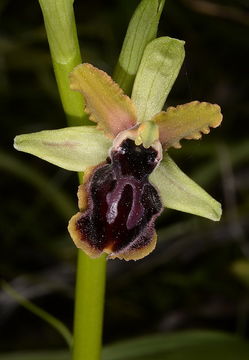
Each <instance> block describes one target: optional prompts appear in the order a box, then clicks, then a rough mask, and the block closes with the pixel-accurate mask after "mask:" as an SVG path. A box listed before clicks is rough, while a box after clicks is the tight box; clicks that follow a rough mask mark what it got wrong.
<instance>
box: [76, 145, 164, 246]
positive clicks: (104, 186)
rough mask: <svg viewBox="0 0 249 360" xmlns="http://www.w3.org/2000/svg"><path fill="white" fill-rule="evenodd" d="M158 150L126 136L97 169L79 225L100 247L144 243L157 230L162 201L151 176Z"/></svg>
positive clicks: (85, 237)
mask: <svg viewBox="0 0 249 360" xmlns="http://www.w3.org/2000/svg"><path fill="white" fill-rule="evenodd" d="M157 156H158V153H157V151H156V150H155V149H154V148H152V147H150V148H148V149H145V148H144V147H143V146H142V145H140V146H136V145H135V143H134V141H133V140H130V139H126V140H124V141H123V142H122V143H121V145H120V146H119V147H118V148H117V149H115V150H113V151H112V152H111V154H110V158H108V159H107V163H106V164H104V165H101V166H100V167H98V168H96V169H95V170H94V173H93V174H92V176H91V178H90V179H89V182H88V184H87V192H88V205H89V207H88V209H87V210H86V211H85V212H84V213H82V216H81V217H80V219H79V220H78V222H77V229H78V230H79V231H80V232H81V234H82V237H83V238H84V239H87V241H88V242H89V244H90V245H91V246H93V247H95V248H97V249H98V250H101V251H102V250H103V249H109V250H110V251H111V252H114V253H117V252H120V251H126V249H128V250H129V249H136V248H139V247H144V246H145V245H146V244H147V243H148V242H150V240H151V238H152V236H153V233H154V222H155V218H156V217H157V216H158V215H159V213H160V211H161V209H162V204H161V201H160V197H159V195H158V193H157V190H156V189H155V188H154V187H153V186H152V185H151V184H150V182H149V180H148V176H149V174H150V173H151V172H152V171H153V170H154V168H155V166H156V165H157V162H158V160H157Z"/></svg>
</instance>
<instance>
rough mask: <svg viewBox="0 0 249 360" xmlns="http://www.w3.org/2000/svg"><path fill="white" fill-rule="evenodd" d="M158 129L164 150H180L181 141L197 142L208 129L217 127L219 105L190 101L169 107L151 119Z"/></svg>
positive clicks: (220, 119) (218, 123)
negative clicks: (172, 148)
mask: <svg viewBox="0 0 249 360" xmlns="http://www.w3.org/2000/svg"><path fill="white" fill-rule="evenodd" d="M152 120H153V121H155V122H156V124H157V125H158V127H159V134H160V135H159V139H160V141H161V143H162V145H163V148H164V149H168V148H169V147H171V146H173V147H175V148H180V147H181V144H180V140H181V139H195V140H198V139H200V138H201V137H202V134H208V133H209V131H210V129H209V128H210V127H214V128H215V127H217V126H219V125H220V123H221V121H222V114H221V111H220V107H219V105H216V104H209V103H207V102H199V101H192V102H190V103H188V104H184V105H178V106H177V107H169V108H168V109H167V111H166V112H165V111H162V112H160V113H159V114H157V115H155V116H154V118H153V119H152Z"/></svg>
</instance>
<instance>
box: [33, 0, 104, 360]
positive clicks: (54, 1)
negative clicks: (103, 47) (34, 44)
mask: <svg viewBox="0 0 249 360" xmlns="http://www.w3.org/2000/svg"><path fill="white" fill-rule="evenodd" d="M39 3H40V6H41V9H42V13H43V17H44V23H45V27H46V31H47V36H48V42H49V46H50V51H51V56H52V60H53V65H54V70H55V76H56V81H57V84H58V88H59V92H60V97H61V101H62V105H63V108H64V111H65V113H66V116H67V118H68V124H69V125H74V126H75V125H82V124H87V117H86V114H85V113H84V110H83V109H84V104H83V102H82V97H81V95H80V94H78V93H75V92H72V91H71V90H70V89H69V80H68V75H69V73H70V71H72V69H73V68H74V67H75V66H76V65H78V64H79V63H81V57H80V50H79V44H78V39H77V32H76V25H75V19H74V12H73V0H39ZM79 178H81V175H80V176H79ZM105 272H106V258H105V257H104V256H103V257H100V258H98V259H90V258H89V257H88V256H86V255H85V254H84V253H83V252H82V251H80V250H79V251H78V265H77V276H76V293H75V314H74V340H73V342H74V344H73V360H99V359H100V354H101V337H102V323H103V308H104V289H105Z"/></svg>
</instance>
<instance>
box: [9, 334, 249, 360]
mask: <svg viewBox="0 0 249 360" xmlns="http://www.w3.org/2000/svg"><path fill="white" fill-rule="evenodd" d="M248 356H249V345H248V343H247V342H246V341H243V340H242V339H239V338H238V337H236V336H232V335H228V334H225V333H221V332H215V331H204V330H199V331H198V330H196V331H195V330H193V331H181V332H177V333H172V334H166V335H165V334H159V335H154V336H145V337H142V338H138V339H133V340H127V341H123V342H120V343H117V344H114V345H110V346H107V347H106V348H104V351H103V360H166V359H167V360H183V359H184V360H210V359H212V360H221V359H226V360H235V359H239V360H247V359H248ZM4 360H5V359H4Z"/></svg>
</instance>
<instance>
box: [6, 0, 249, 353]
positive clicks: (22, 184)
mask: <svg viewBox="0 0 249 360" xmlns="http://www.w3.org/2000/svg"><path fill="white" fill-rule="evenodd" d="M137 4H138V1H137V0H136V1H126V0H119V1H114V0H112V1H111V0H110V1H105V2H102V1H100V0H96V1H94V2H93V1H84V2H83V1H80V0H75V12H76V20H77V24H78V33H79V39H80V44H81V49H82V57H83V60H84V61H87V62H90V63H93V64H94V65H95V66H97V67H100V68H102V69H104V70H106V71H107V72H109V73H112V71H113V68H114V65H115V63H116V60H117V57H118V54H119V51H120V48H121V45H122V41H123V37H124V35H125V31H126V27H127V24H128V22H129V19H130V16H131V14H132V13H133V11H134V9H135V7H136V5H137ZM248 10H249V5H248V2H247V1H246V0H230V1H229V0H216V1H213V0H212V1H211V0H205V1H204V0H177V1H175V0H168V1H166V7H165V9H164V12H163V15H162V18H161V22H160V26H159V35H168V36H172V37H176V38H179V39H183V40H185V41H186V60H185V63H184V65H183V68H182V71H181V73H180V76H179V78H178V80H177V81H176V84H175V85H174V88H173V91H172V92H171V94H170V97H169V98H168V102H167V105H175V104H181V103H185V102H187V101H191V100H196V99H197V100H206V101H210V102H216V103H218V104H219V105H221V107H222V109H223V114H224V122H223V125H222V126H221V127H220V128H218V129H216V130H213V131H212V133H211V135H210V136H205V137H204V138H203V140H201V141H199V142H189V143H187V142H185V143H184V144H183V145H184V146H183V149H182V150H181V151H178V150H172V151H170V155H171V156H172V157H173V158H174V159H175V160H177V164H179V165H180V166H181V168H182V169H183V170H184V171H185V172H186V173H187V174H188V175H191V176H192V177H193V178H194V179H195V180H196V181H198V182H199V183H200V185H202V186H203V187H204V188H205V189H206V190H208V191H209V192H210V193H211V194H212V195H213V196H214V197H216V198H217V200H219V201H221V202H222V203H223V208H224V215H223V218H222V221H221V222H220V223H212V222H211V221H208V220H205V219H201V218H198V217H194V216H191V215H187V214H183V213H182V214H181V213H179V212H174V211H170V210H166V211H165V213H164V215H163V216H162V217H160V219H159V221H158V223H157V227H158V230H159V244H158V246H157V248H156V250H155V251H154V252H153V253H152V254H151V255H150V256H148V257H147V258H145V259H143V260H141V261H138V262H130V263H126V262H121V261H110V262H109V264H108V283H107V298H106V299H107V300H106V316H105V318H106V321H105V329H104V334H105V338H104V341H105V342H106V343H109V342H112V341H114V340H120V339H123V338H131V337H134V336H137V335H144V334H151V333H153V332H158V333H159V332H171V331H176V330H182V329H193V328H194V329H199V328H203V329H214V330H220V331H221V330H225V331H227V332H230V333H233V334H240V335H242V336H244V337H247V338H248V334H249V326H248V316H249V305H248V304H249V301H248V300H249V288H248V282H249V280H248V278H249V277H248V266H239V267H238V266H237V267H236V264H238V262H240V261H244V260H243V259H247V258H248V257H249V243H248V232H249V224H248V211H249V187H248V183H249V166H248V165H249V160H248V159H249V140H248V130H249V126H248V115H249V103H248V93H249V79H248V56H249V11H248ZM0 95H1V96H0V108H1V126H2V128H1V145H0V146H1V150H0V169H1V178H0V181H1V202H2V211H1V215H0V231H1V243H0V246H1V251H0V256H1V260H0V272H1V276H2V277H3V278H4V279H5V280H7V281H9V282H10V283H11V285H12V286H13V287H15V289H16V290H18V291H20V293H22V294H23V295H24V296H25V297H26V298H27V299H29V300H31V301H33V302H34V303H36V304H37V305H39V306H41V307H43V308H44V309H45V310H47V311H48V312H51V313H52V314H53V315H54V316H57V317H58V318H60V319H61V320H62V321H64V322H65V323H66V324H67V326H68V327H70V328H72V318H73V298H74V272H75V262H76V249H75V247H74V246H73V244H72V242H71V240H70V239H69V236H68V234H67V232H66V230H65V229H66V224H67V220H68V218H69V217H70V215H71V214H72V213H74V207H76V205H77V200H76V190H77V178H76V176H75V174H73V173H70V172H66V171H63V170H60V169H58V168H57V167H53V166H52V165H49V164H47V163H45V162H43V161H42V160H39V159H36V158H33V157H31V156H28V155H24V154H19V153H17V152H15V151H14V150H13V148H12V142H13V138H14V136H15V135H17V134H21V133H27V132H31V131H32V132H34V131H38V130H43V129H53V128H60V127H63V126H64V125H65V124H66V120H65V117H64V114H63V111H62V108H61V104H60V101H59V96H58V93H57V89H56V84H55V81H54V76H53V72H52V66H51V60H50V55H49V50H48V45H47V41H46V35H45V30H44V27H43V20H42V16H41V12H40V8H39V4H38V1H35V0H27V1H25V2H23V1H22V2H21V1H20V2H17V1H14V0H2V1H1V2H0ZM241 279H243V280H242V281H241ZM245 279H246V280H245ZM0 332H1V338H0V351H1V352H7V351H21V350H27V349H34V350H35V349H41V348H43V349H48V350H52V349H57V348H62V347H64V343H63V339H61V337H60V336H59V335H58V334H57V333H56V332H55V331H54V330H53V329H52V328H50V327H48V325H47V324H46V323H44V322H42V321H41V320H40V319H38V318H36V317H35V316H34V315H33V314H31V313H29V312H27V310H25V309H23V308H21V307H20V306H18V304H16V302H15V301H14V300H13V299H11V298H10V297H9V296H8V295H7V294H5V293H4V292H0ZM201 346H202V345H201ZM225 347H226V346H225ZM200 349H201V350H202V351H204V352H205V346H204V345H203V347H200ZM55 358H56V357H55ZM155 358H156V357H155ZM159 358H160V357H159ZM168 358H170V357H168ZM176 358H177V359H178V358H179V359H180V357H176ZM193 358H194V356H193V357H192V358H191V359H193ZM6 359H7V358H6ZM13 359H14V358H13ZM26 359H28V357H26ZM34 359H35V357H34ZM44 359H45V357H44ZM172 359H173V357H172ZM174 359H175V358H174ZM241 359H242V357H241Z"/></svg>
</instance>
